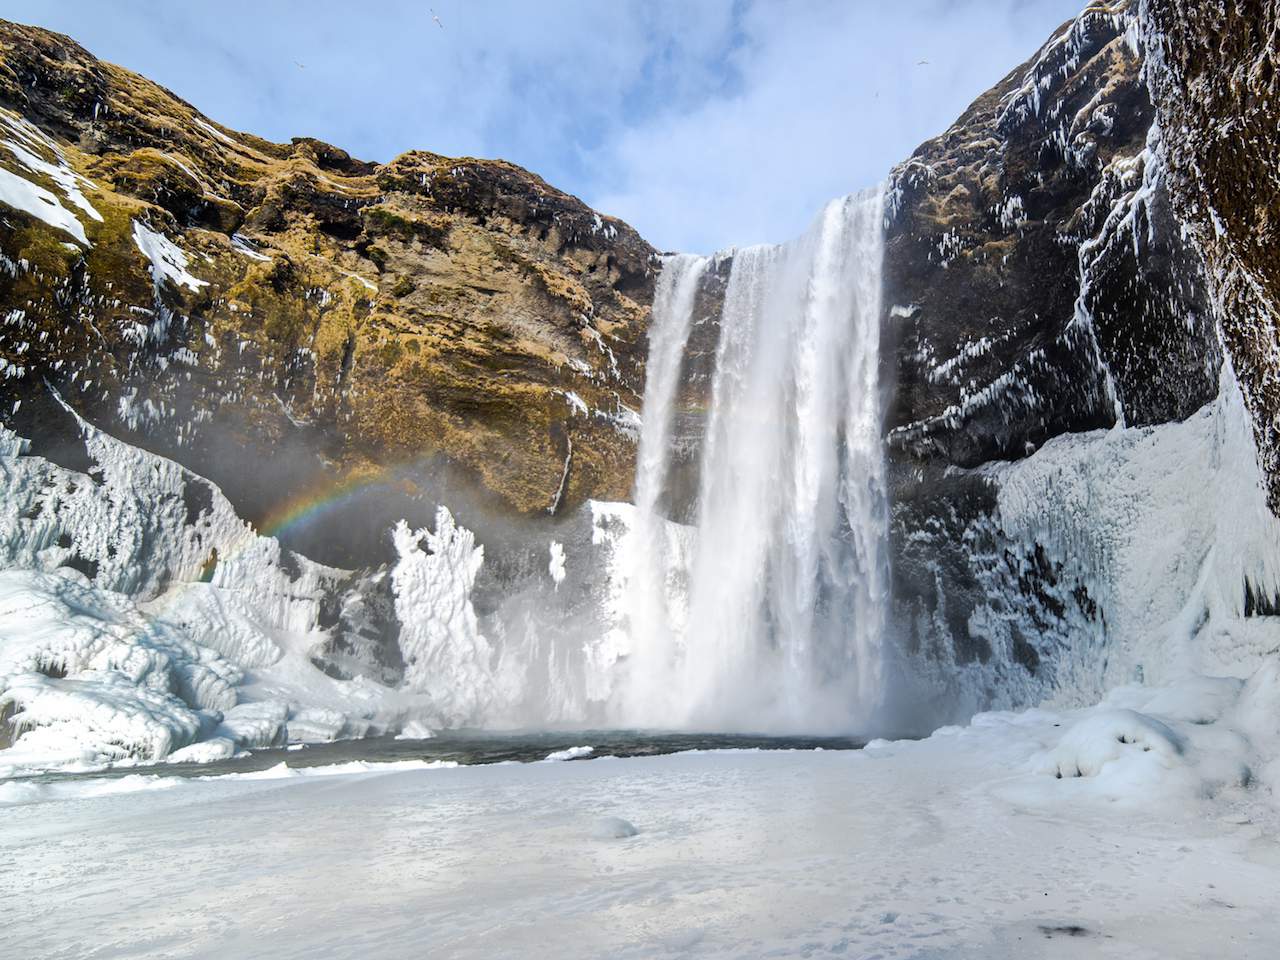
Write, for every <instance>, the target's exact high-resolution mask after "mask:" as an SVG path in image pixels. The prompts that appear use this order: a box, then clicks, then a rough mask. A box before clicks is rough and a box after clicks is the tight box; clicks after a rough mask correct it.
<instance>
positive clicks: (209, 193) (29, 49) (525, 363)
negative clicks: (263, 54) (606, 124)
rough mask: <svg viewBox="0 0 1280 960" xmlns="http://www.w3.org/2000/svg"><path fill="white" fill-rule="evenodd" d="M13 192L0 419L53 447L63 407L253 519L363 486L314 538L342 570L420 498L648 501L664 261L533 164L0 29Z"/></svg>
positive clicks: (540, 503)
mask: <svg viewBox="0 0 1280 960" xmlns="http://www.w3.org/2000/svg"><path fill="white" fill-rule="evenodd" d="M0 199H2V200H4V202H5V205H6V206H5V208H4V218H3V221H2V225H3V227H4V229H3V230H2V231H0V315H3V316H5V318H6V319H5V323H4V324H3V328H2V329H0V369H3V371H4V375H5V376H4V379H3V386H2V387H0V391H2V394H3V396H0V405H2V406H3V407H4V409H5V410H6V412H7V413H9V414H10V416H9V421H10V422H11V423H12V424H13V425H14V426H15V427H16V428H17V429H19V431H20V432H23V433H25V434H26V435H31V436H35V437H36V438H37V444H38V446H39V447H40V449H38V450H37V451H36V452H42V451H49V450H52V449H53V448H54V446H55V445H56V444H55V443H54V442H53V438H52V436H51V433H52V431H53V425H54V423H55V422H56V413H57V409H58V408H57V407H56V405H55V404H52V403H50V402H49V399H48V398H49V393H48V391H49V390H54V391H56V392H57V394H58V395H59V396H60V397H61V398H62V399H63V400H65V401H66V402H67V403H68V404H70V405H71V407H73V408H74V409H75V410H76V411H77V412H79V413H80V414H82V415H83V416H84V417H86V418H87V419H88V420H90V421H91V422H93V423H95V424H97V425H99V426H100V427H102V428H104V429H106V430H109V431H110V432H112V433H114V434H116V435H118V436H121V437H123V438H125V439H127V440H129V441H130V442H132V443H135V444H138V445H141V446H143V447H145V448H148V449H151V450H153V451H157V452H161V453H164V454H166V455H168V456H171V457H173V458H175V459H177V460H179V461H180V462H182V463H184V464H185V465H187V466H189V467H191V468H192V469H194V470H196V471H197V472H199V473H201V474H203V475H205V476H208V477H209V478H210V479H212V480H214V481H215V482H217V483H218V484H219V485H220V486H221V487H222V489H223V490H224V491H226V492H227V494H228V496H229V497H230V498H231V500H232V501H233V502H234V503H235V504H236V506H237V509H238V510H240V512H241V513H242V515H244V516H246V517H248V518H250V519H253V520H257V521H261V522H266V523H267V524H268V525H269V523H270V518H271V517H272V516H273V515H274V514H278V513H279V512H280V511H281V510H282V509H285V508H286V505H287V504H288V503H290V502H291V501H297V500H299V499H309V498H325V497H327V496H329V495H330V494H331V492H332V491H333V490H345V491H348V492H349V493H348V495H347V497H346V500H345V502H344V505H343V508H342V509H343V510H344V511H345V513H342V514H341V515H340V518H339V519H340V520H341V521H345V522H342V523H340V525H341V526H344V527H345V528H346V529H345V530H344V531H343V533H342V534H341V535H338V536H335V537H333V538H331V539H327V540H312V541H309V542H307V543H305V544H304V546H306V547H307V548H308V550H310V551H311V552H314V553H316V554H318V555H320V556H324V557H327V558H329V559H330V560H332V561H333V562H346V563H356V562H362V561H363V562H367V561H369V560H370V559H371V557H372V555H373V554H374V553H375V552H376V551H375V550H374V549H373V547H374V546H375V545H376V538H377V536H378V531H379V530H381V529H384V528H385V527H386V526H387V525H388V524H390V523H393V522H394V521H395V520H396V519H397V518H398V517H399V516H400V515H401V514H403V513H404V512H405V511H406V510H408V509H410V507H411V505H412V504H413V503H414V502H415V501H416V500H418V499H422V498H425V499H427V500H437V499H444V498H446V496H447V497H448V498H449V499H451V500H454V501H464V502H475V503H476V504H478V505H482V506H486V507H491V508H496V509H497V511H498V512H500V513H506V514H510V513H518V514H526V515H536V514H539V513H546V512H552V513H554V512H558V511H564V510H568V509H570V508H572V507H573V506H575V505H577V504H580V503H581V502H582V501H583V500H584V499H586V498H588V497H602V498H607V499H622V498H625V497H626V496H627V495H628V493H629V490H630V483H631V475H632V472H633V462H634V453H633V435H634V422H635V411H636V410H638V409H639V406H640V397H639V392H640V391H641V390H642V388H643V387H642V385H643V362H644V354H645V339H644V330H645V322H646V316H647V309H648V303H649V300H650V299H651V294H652V287H653V282H654V275H655V271H656V269H657V266H658V264H657V261H656V259H655V254H654V251H653V249H652V248H651V247H650V246H649V245H648V244H646V243H645V242H644V241H643V240H642V239H641V238H640V237H639V236H638V235H637V234H636V232H635V231H634V230H632V229H631V228H630V227H628V226H627V225H626V224H624V223H622V222H620V221H618V220H615V219H613V218H610V217H606V216H602V215H599V214H596V213H595V212H594V211H592V210H590V209H589V208H587V207H586V206H585V205H584V204H582V203H581V202H580V201H578V200H577V199H575V198H574V197H571V196H568V195H567V194H564V193H562V192H560V191H558V190H556V189H554V188H553V187H551V186H549V185H548V184H546V183H545V182H544V181H542V180H541V179H540V178H538V177H537V176H535V175H533V174H531V173H529V172H527V171H525V170H522V169H520V168H519V167H516V166H513V165H511V164H508V163H504V162H501V161H489V160H476V159H451V158H448V157H442V156H438V155H436V154H431V153H425V152H412V153H407V154H404V155H403V156H400V157H397V158H396V159H394V160H393V161H391V162H390V163H387V164H374V163H366V162H363V161H360V160H356V159H354V158H352V157H350V156H348V155H347V154H346V153H345V152H343V151H342V150H340V149H338V148H336V147H332V146H330V145H328V144H325V143H321V142H319V141H316V140H312V139H307V138H299V139H295V140H293V141H292V142H291V143H289V144H277V143H269V142H267V141H264V140H262V139H259V138H257V137H254V136H252V135H249V134H244V133H238V132H236V131H232V130H228V129H226V128H223V127H221V126H220V125H218V124H217V123H216V122H214V121H212V120H210V119H209V118H206V117H204V116H203V115H201V114H200V113H199V112H198V111H197V110H196V109H195V108H193V107H192V106H190V105H189V104H186V103H184V102H183V101H181V100H180V99H178V98H177V97H175V96H173V95H172V94H170V93H169V92H167V91H166V90H164V89H162V88H160V87H158V86H157V85H155V84H153V83H151V82H149V81H147V80H145V79H144V78H142V77H139V76H137V75H135V74H133V73H130V72H129V71H127V70H123V69H121V68H119V67H116V66H113V65H111V64H107V63H103V62H101V61H99V60H97V59H95V58H94V57H93V56H91V55H90V54H89V53H88V52H86V51H85V50H84V49H83V48H81V47H80V46H78V45H77V44H76V43H74V42H73V41H72V40H70V39H68V38H66V37H62V36H58V35H56V34H53V33H49V32H46V31H43V30H39V29H35V28H30V27H24V26H19V25H16V24H10V23H0ZM51 291H53V292H52V293H51ZM67 433H68V436H67V437H65V438H64V439H66V440H68V442H69V443H70V444H71V446H74V439H73V438H71V437H70V434H72V433H74V431H72V430H70V428H68V429H67ZM41 441H43V442H41ZM233 454H234V455H233ZM61 455H63V456H71V455H72V454H68V453H66V452H65V451H64V452H63V453H62V454H61ZM246 462H248V463H252V464H253V468H252V469H251V470H246V469H244V467H243V464H245V463H246ZM362 490H372V491H374V492H375V493H376V495H374V494H370V495H367V496H361V495H360V491H362ZM446 491H447V493H446ZM413 509H414V510H415V512H417V513H422V512H423V511H422V509H421V508H420V507H419V508H413ZM428 513H429V511H428ZM367 541H372V542H367Z"/></svg>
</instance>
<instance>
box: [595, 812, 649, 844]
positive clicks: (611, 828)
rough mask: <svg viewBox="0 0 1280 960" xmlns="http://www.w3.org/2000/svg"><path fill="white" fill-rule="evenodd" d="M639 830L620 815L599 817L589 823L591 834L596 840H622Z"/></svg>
mask: <svg viewBox="0 0 1280 960" xmlns="http://www.w3.org/2000/svg"><path fill="white" fill-rule="evenodd" d="M639 832H640V831H639V830H637V829H636V828H635V825H634V824H632V823H631V822H630V821H627V820H623V819H622V818H621V817H600V818H599V819H598V820H596V822H595V823H593V824H592V825H591V835H592V836H593V837H595V838H596V839H597V840H622V839H624V838H626V837H634V836H635V835H636V834H637V833H639Z"/></svg>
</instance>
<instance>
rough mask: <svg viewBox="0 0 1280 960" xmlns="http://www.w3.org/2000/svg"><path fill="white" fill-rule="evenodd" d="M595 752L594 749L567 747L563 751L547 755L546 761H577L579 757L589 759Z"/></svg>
mask: <svg viewBox="0 0 1280 960" xmlns="http://www.w3.org/2000/svg"><path fill="white" fill-rule="evenodd" d="M595 752H596V748H595V747H587V746H581V747H569V748H567V749H565V750H556V751H554V752H552V753H548V754H547V757H546V758H547V759H548V760H577V759H579V758H580V757H589V756H591V754H593V753H595Z"/></svg>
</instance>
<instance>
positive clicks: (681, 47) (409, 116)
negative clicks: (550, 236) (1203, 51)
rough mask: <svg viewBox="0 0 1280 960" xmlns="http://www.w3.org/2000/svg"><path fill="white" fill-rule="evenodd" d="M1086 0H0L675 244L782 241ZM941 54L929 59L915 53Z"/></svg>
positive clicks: (295, 131)
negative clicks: (516, 174) (533, 181)
mask: <svg viewBox="0 0 1280 960" xmlns="http://www.w3.org/2000/svg"><path fill="white" fill-rule="evenodd" d="M1083 2H1084V0H422V2H409V0H369V2H366V3H364V4H354V3H351V2H350V0H343V2H341V3H338V2H331V0H305V2H304V0H220V2H211V0H210V2H191V3H177V2H172V0H163V2H162V0H113V2H103V0H56V2H52V0H3V2H0V15H3V16H4V17H6V18H8V19H12V20H17V21H20V22H23V23H33V24H38V25H40V26H45V27H49V28H51V29H54V30H58V31H60V32H63V33H67V34H69V35H71V36H72V37H74V38H75V39H76V40H78V41H79V42H80V43H82V44H83V45H84V46H85V47H87V48H88V49H89V50H90V51H91V52H93V53H94V54H96V55H97V56H99V57H102V58H103V59H106V60H110V61H112V62H114V63H118V64H121V65H123V66H126V67H129V68H130V69H132V70H136V71H138V72H139V73H142V74H144V75H146V76H148V77H150V78H151V79H153V80H156V81H157V82H159V83H161V84H163V85H164V86H166V87H168V88H170V89H171V90H173V91H174V92H175V93H177V94H178V95H179V96H181V97H183V98H184V99H186V100H189V101H190V102H192V103H193V104H195V105H196V106H197V107H199V108H200V109H201V110H202V111H204V112H205V113H206V114H208V115H209V116H211V117H213V118H214V119H216V120H218V121H220V122H221V123H224V124H226V125H227V126H229V127H232V128H235V129H239V130H248V131H252V132H253V133H256V134H258V135H260V136H264V137H267V138H269V139H273V140H288V139H289V138H290V137H292V136H314V137H318V138H320V139H322V140H327V141H330V142H332V143H334V144H337V145H338V146H340V147H342V148H344V149H346V150H348V151H350V152H351V153H352V154H354V155H356V156H358V157H362V158H364V159H369V160H387V159H390V158H391V157H392V156H394V155H395V154H397V153H400V152H402V151H404V150H409V149H414V148H421V149H427V150H434V151H436V152H438V153H445V154H451V155H469V156H481V157H501V158H503V159H507V160H511V161H513V162H516V163H519V164H521V165H523V166H526V167H528V168H529V169H531V170H534V171H535V172H537V173H539V174H541V175H542V176H543V177H545V178H546V179H547V180H548V181H549V182H551V183H552V184H554V185H555V186H558V187H560V188H561V189H564V190H567V191H569V192H570V193H574V194H576V195H578V196H580V197H582V198H583V199H584V200H586V201H587V202H588V203H590V204H592V205H593V206H595V207H597V208H598V209H600V210H603V211H604V212H606V213H611V214H614V215H616V216H620V217H622V218H623V219H625V220H627V221H628V222H630V223H632V224H633V225H634V226H635V227H637V228H638V229H639V230H640V232H641V233H642V234H644V235H645V237H646V238H648V239H649V240H650V241H651V242H653V243H654V244H655V245H657V246H659V247H662V248H664V249H680V250H693V251H701V252H708V251H711V250H713V249H717V248H721V247H725V246H729V245H732V244H745V243H756V242H762V241H780V240H784V239H786V238H787V237H790V236H793V235H795V234H796V233H798V232H800V231H801V230H802V229H803V228H804V226H805V225H806V223H807V222H808V221H809V220H810V219H811V218H812V217H813V216H814V214H815V213H816V212H817V210H818V209H819V208H820V207H821V205H822V203H823V202H824V201H826V200H828V199H830V198H831V197H835V196H839V195H841V194H845V193H848V192H850V191H853V190H856V189H860V188H862V187H866V186H869V185H871V184H873V183H875V182H876V181H878V180H880V179H881V178H882V177H883V176H884V174H885V173H886V172H887V170H888V169H889V168H890V167H891V166H892V165H893V164H894V163H896V162H897V161H899V160H901V159H903V158H904V157H906V156H907V155H909V154H910V153H911V151H912V150H914V149H915V147H916V146H917V145H918V144H920V143H921V142H922V141H924V140H926V139H928V138H929V137H931V136H933V135H935V134H937V133H941V132H942V131H943V130H945V129H946V127H947V126H948V125H949V124H950V123H951V122H952V121H953V120H954V119H955V118H956V117H957V116H958V115H959V114H960V112H961V111H962V110H963V109H964V108H965V107H966V106H967V105H968V103H969V102H970V101H971V100H973V99H974V98H975V97H976V96H978V95H979V94H980V93H982V92H983V91H984V90H986V89H987V88H989V87H990V86H991V85H992V84H994V83H995V82H996V81H997V80H999V79H1000V77H1002V76H1003V75H1004V74H1005V73H1007V72H1008V71H1009V70H1010V69H1012V68H1013V67H1014V66H1016V65H1017V64H1018V63H1020V62H1022V61H1023V60H1025V59H1026V58H1028V57H1029V56H1030V55H1031V54H1032V53H1033V52H1034V51H1035V50H1036V49H1037V48H1038V47H1039V46H1040V44H1041V43H1042V42H1043V41H1044V40H1045V39H1047V38H1048V36H1049V35H1050V33H1051V32H1052V31H1053V30H1054V28H1056V27H1057V26H1058V25H1059V24H1060V23H1061V22H1063V21H1064V20H1066V19H1068V18H1070V17H1071V16H1073V15H1074V14H1075V13H1076V12H1077V11H1078V10H1079V9H1080V7H1082V6H1083ZM922 60H923V61H927V62H926V63H920V61H922Z"/></svg>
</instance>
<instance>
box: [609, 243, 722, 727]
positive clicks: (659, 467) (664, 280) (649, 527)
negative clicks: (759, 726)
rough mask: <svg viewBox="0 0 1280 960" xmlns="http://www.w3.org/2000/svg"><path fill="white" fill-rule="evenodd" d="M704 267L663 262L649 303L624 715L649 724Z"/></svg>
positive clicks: (667, 658)
mask: <svg viewBox="0 0 1280 960" xmlns="http://www.w3.org/2000/svg"><path fill="white" fill-rule="evenodd" d="M706 270H707V260H706V259H705V258H703V257H696V256H692V255H689V254H679V255H676V256H674V257H669V258H667V261H666V263H665V264H664V265H663V269H662V274H661V275H660V276H659V278H658V287H657V290H656V291H655V292H654V298H653V323H652V325H651V327H650V333H649V358H648V362H647V364H646V368H645V384H644V416H643V418H642V420H641V427H640V444H639V448H638V450H637V452H636V483H635V501H636V519H635V530H634V533H633V537H634V538H635V542H636V544H637V547H636V549H635V550H633V551H632V553H631V558H632V560H633V568H632V570H631V571H630V577H629V587H630V598H629V599H630V603H629V604H628V608H629V626H630V631H631V637H632V654H631V658H630V663H629V665H628V668H629V674H628V677H629V681H630V682H629V685H628V686H627V688H626V697H627V699H628V703H627V705H626V709H627V711H628V712H629V713H630V714H631V715H633V716H635V717H638V718H640V719H641V721H642V722H643V723H645V724H646V725H647V724H652V723H653V722H654V721H653V720H652V719H651V718H649V716H648V712H649V710H650V708H651V707H652V705H653V704H654V703H655V701H656V700H658V699H659V698H660V697H661V695H662V690H663V687H664V686H665V685H666V684H667V683H668V682H669V677H668V672H669V669H670V666H671V663H672V661H671V650H670V641H671V638H672V637H673V636H674V635H675V634H676V633H677V631H678V630H679V626H678V624H677V623H675V622H673V620H672V616H671V614H672V611H671V609H670V606H669V597H670V595H671V592H672V591H671V590H670V588H669V585H668V580H669V577H670V574H671V573H672V569H673V566H674V565H675V564H676V563H677V558H676V557H674V556H673V555H672V552H671V551H670V550H668V549H667V531H666V529H665V527H666V523H665V521H664V520H663V518H662V517H661V516H660V515H659V504H660V502H661V499H662V494H663V491H664V489H665V483H666V480H667V474H668V472H669V470H670V463H671V426H672V423H671V420H672V415H673V412H674V410H675V406H676V396H677V393H678V392H679V389H680V369H681V365H682V362H683V360H684V351H685V345H686V344H687V343H688V340H689V329H690V326H691V324H692V319H693V306H694V299H695V297H696V296H697V293H698V285H699V282H700V281H701V280H702V277H703V275H704V274H705V273H706Z"/></svg>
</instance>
